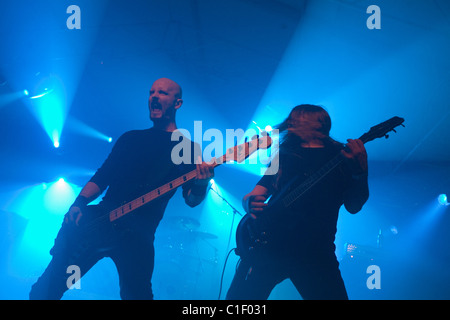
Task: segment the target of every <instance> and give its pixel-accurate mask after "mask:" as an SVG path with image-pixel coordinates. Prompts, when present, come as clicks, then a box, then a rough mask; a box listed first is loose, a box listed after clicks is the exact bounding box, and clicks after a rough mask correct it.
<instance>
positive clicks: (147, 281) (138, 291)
mask: <svg viewBox="0 0 450 320" xmlns="http://www.w3.org/2000/svg"><path fill="white" fill-rule="evenodd" d="M62 230H63V228H62V229H61V230H60V233H59V234H58V237H57V238H56V240H55V246H54V247H53V248H52V250H51V254H52V260H51V261H50V263H49V265H48V266H47V268H46V270H45V271H44V273H43V274H42V275H41V277H39V279H38V280H37V282H36V283H35V284H34V285H33V286H32V288H31V292H30V299H33V300H35V299H36V300H59V299H61V297H62V296H63V294H64V292H66V291H67V290H68V285H67V280H68V278H69V277H70V276H71V273H67V272H68V267H69V266H70V265H76V266H78V267H79V270H80V273H81V276H83V275H84V274H85V273H86V272H88V271H89V270H90V269H91V268H92V267H93V266H94V265H95V264H96V263H97V262H98V261H99V260H101V259H103V258H105V257H110V258H111V259H112V260H113V261H114V264H115V265H116V268H117V271H118V274H119V285H120V297H121V298H122V299H133V300H144V299H153V292H152V284H151V278H152V274H153V268H154V256H155V252H154V246H153V238H152V237H149V236H148V235H144V233H141V232H133V231H130V230H128V231H126V230H125V231H123V232H122V233H121V235H120V238H118V239H115V240H116V241H114V245H113V246H112V247H111V248H109V249H106V250H98V248H97V247H96V246H92V247H88V248H85V249H83V250H81V253H79V254H74V253H73V252H72V250H70V249H68V248H67V247H66V246H65V245H64V243H61V242H64V241H63V239H62V238H63V235H61V233H63V231H62ZM69 287H70V286H69Z"/></svg>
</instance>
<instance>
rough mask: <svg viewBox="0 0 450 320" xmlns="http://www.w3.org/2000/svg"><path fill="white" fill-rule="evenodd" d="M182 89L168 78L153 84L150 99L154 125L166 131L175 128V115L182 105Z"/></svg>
mask: <svg viewBox="0 0 450 320" xmlns="http://www.w3.org/2000/svg"><path fill="white" fill-rule="evenodd" d="M181 97H182V92H181V87H180V85H179V84H178V83H176V82H175V81H173V80H171V79H168V78H160V79H158V80H156V81H155V82H153V85H152V87H151V89H150V96H149V99H148V107H149V110H150V119H151V120H152V121H153V123H154V124H155V125H157V126H159V127H162V128H164V129H166V130H168V129H167V128H169V129H170V130H171V129H173V128H174V127H175V113H176V110H178V109H179V108H180V107H181V105H182V104H183V100H182V99H181Z"/></svg>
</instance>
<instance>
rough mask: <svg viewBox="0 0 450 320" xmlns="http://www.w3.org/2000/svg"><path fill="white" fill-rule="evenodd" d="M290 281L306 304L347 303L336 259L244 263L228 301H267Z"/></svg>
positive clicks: (240, 267) (235, 279)
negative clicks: (280, 286) (314, 301)
mask: <svg viewBox="0 0 450 320" xmlns="http://www.w3.org/2000/svg"><path fill="white" fill-rule="evenodd" d="M285 279H290V280H291V281H292V283H293V284H294V286H295V288H296V289H297V290H298V292H299V293H300V295H301V296H302V298H303V299H305V300H348V296H347V291H346V289H345V285H344V281H343V280H342V276H341V272H340V270H339V263H338V261H337V259H336V256H335V255H334V254H333V255H327V257H326V258H323V257H321V258H320V259H308V260H303V261H280V260H275V259H274V260H269V259H265V260H264V261H261V260H260V261H249V260H244V259H243V260H242V261H241V262H240V264H239V266H238V269H237V271H236V274H235V276H234V278H233V281H232V283H231V286H230V288H229V290H228V293H227V296H226V299H227V300H267V299H268V297H269V295H270V293H271V292H272V290H273V288H274V287H275V286H276V285H277V284H279V283H280V282H282V281H283V280H285Z"/></svg>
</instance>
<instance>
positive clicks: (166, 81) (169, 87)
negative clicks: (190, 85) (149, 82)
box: [153, 78, 183, 99]
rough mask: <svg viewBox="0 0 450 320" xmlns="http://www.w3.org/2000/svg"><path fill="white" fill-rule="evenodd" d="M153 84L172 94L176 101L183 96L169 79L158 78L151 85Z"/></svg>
mask: <svg viewBox="0 0 450 320" xmlns="http://www.w3.org/2000/svg"><path fill="white" fill-rule="evenodd" d="M155 84H156V85H158V86H163V87H165V88H166V89H167V90H168V91H169V92H171V93H173V94H174V96H175V97H176V98H177V99H181V98H182V96H183V94H182V90H181V86H180V85H179V84H178V83H176V82H175V81H173V80H171V79H169V78H160V79H158V80H156V81H155V82H153V85H155Z"/></svg>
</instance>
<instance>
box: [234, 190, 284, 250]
mask: <svg viewBox="0 0 450 320" xmlns="http://www.w3.org/2000/svg"><path fill="white" fill-rule="evenodd" d="M280 200H281V197H277V198H271V199H270V201H269V203H268V205H267V207H266V208H265V209H264V211H263V213H261V214H260V215H258V217H257V218H256V219H255V218H253V217H252V216H251V215H250V214H248V213H247V214H246V215H245V216H244V217H242V219H241V221H240V222H239V224H238V227H237V229H236V254H237V255H238V256H240V257H241V258H252V259H253V258H262V257H264V256H267V255H268V254H269V253H270V252H276V251H278V250H279V249H280V248H279V246H280V242H279V241H278V240H279V239H281V238H283V234H284V233H285V232H286V230H288V229H289V225H288V224H289V219H286V217H289V216H290V211H291V209H290V208H288V207H285V206H284V205H283V202H282V201H280ZM280 217H283V219H281V218H280Z"/></svg>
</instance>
